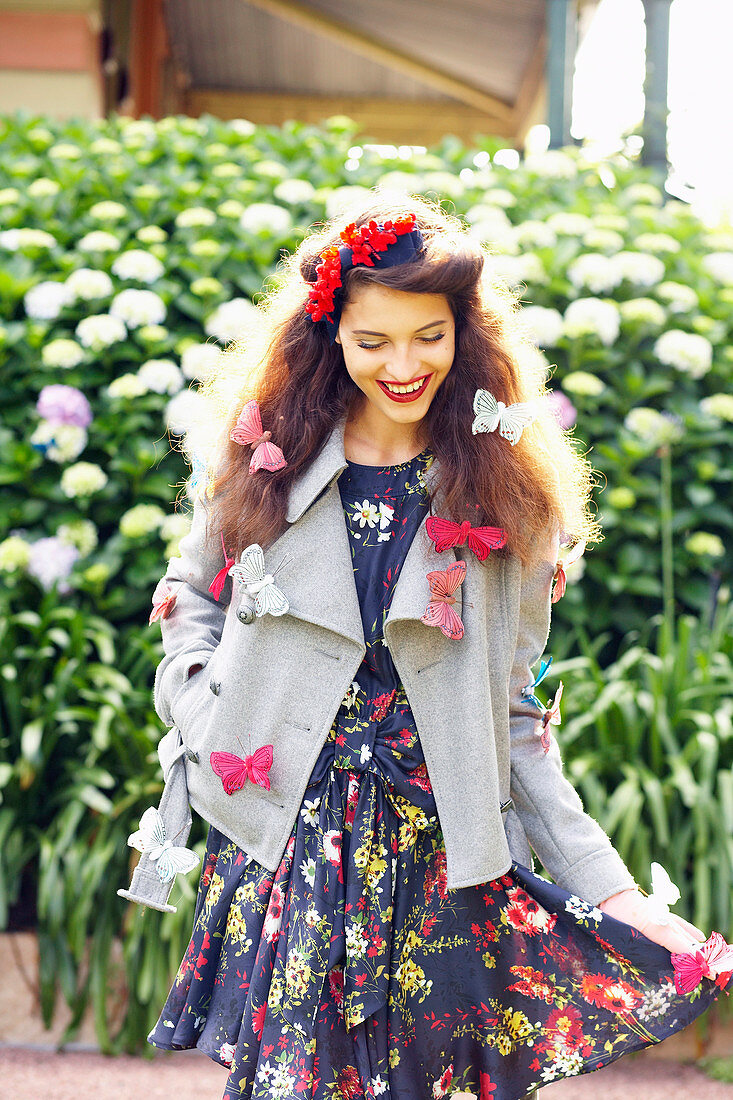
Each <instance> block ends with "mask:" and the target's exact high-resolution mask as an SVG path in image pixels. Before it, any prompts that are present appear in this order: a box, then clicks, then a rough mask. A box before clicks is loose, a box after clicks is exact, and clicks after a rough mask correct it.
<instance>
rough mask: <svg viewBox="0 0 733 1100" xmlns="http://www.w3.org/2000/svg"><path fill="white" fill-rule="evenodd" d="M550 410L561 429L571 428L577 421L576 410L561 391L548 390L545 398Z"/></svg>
mask: <svg viewBox="0 0 733 1100" xmlns="http://www.w3.org/2000/svg"><path fill="white" fill-rule="evenodd" d="M547 400H548V402H549V404H550V408H551V409H552V411H553V413H554V414H555V416H556V418H557V420H558V423H559V424H560V427H561V428H572V426H573V424H574V423H575V421H576V420H577V419H578V410H577V409H576V408H575V405H574V404H573V403H572V401H571V400H570V398H569V397H568V395H567V394H566V393H563V392H562V390H550V393H549V394H548V396H547Z"/></svg>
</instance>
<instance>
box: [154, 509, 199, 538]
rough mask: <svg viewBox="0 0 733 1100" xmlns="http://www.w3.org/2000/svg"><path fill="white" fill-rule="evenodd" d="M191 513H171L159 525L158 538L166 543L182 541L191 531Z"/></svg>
mask: <svg viewBox="0 0 733 1100" xmlns="http://www.w3.org/2000/svg"><path fill="white" fill-rule="evenodd" d="M192 521H193V513H192V512H171V513H170V515H167V516H166V517H165V519H164V520H163V521H162V522H161V524H160V536H161V538H163V539H165V540H166V542H168V541H169V540H171V539H178V540H180V539H182V538H183V537H184V535H187V534H188V532H189V531H190V530H191V524H192Z"/></svg>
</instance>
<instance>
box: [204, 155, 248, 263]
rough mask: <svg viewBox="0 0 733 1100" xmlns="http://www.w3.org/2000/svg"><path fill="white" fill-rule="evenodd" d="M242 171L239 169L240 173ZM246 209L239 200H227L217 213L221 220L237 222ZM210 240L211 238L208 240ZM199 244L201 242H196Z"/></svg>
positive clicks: (217, 209) (221, 204) (222, 203)
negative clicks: (228, 219)
mask: <svg viewBox="0 0 733 1100" xmlns="http://www.w3.org/2000/svg"><path fill="white" fill-rule="evenodd" d="M239 170H240V169H238V171H239ZM245 209H246V207H245V205H244V203H243V202H240V201H239V199H225V200H224V202H220V203H219V205H218V206H217V208H216V212H217V214H218V215H219V217H220V218H231V219H232V221H236V220H237V218H241V216H242V214H243V213H244V211H245ZM206 239H210V238H206ZM195 243H196V244H198V243H199V242H198V241H197V242H195ZM217 243H218V242H217Z"/></svg>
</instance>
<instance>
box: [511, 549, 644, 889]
mask: <svg viewBox="0 0 733 1100" xmlns="http://www.w3.org/2000/svg"><path fill="white" fill-rule="evenodd" d="M558 554H559V536H558V532H557V529H555V530H554V531H553V533H551V534H548V535H547V537H546V542H545V548H544V552H543V553H542V555H541V556H540V560H539V564H534V565H531V566H528V567H523V569H522V580H521V594H520V605H519V617H518V628H517V638H516V647H515V652H514V660H513V663H512V669H511V674H510V699H509V731H510V754H511V757H510V759H511V797H512V799H513V801H514V805H515V808H516V811H517V814H518V815H519V818H520V820H521V822H522V825H523V827H524V830H525V833H526V834H527V838H528V840H529V843H530V844H531V846H532V848H533V849H534V851H535V852H536V854H537V856H538V857H539V859H540V860H541V861H542V865H543V866H544V867H545V868H546V870H547V871H548V873H549V874H550V875H551V876H552V878H553V879H554V880H555V882H556V883H557V885H558V886H560V887H561V888H562V889H564V890H567V891H568V892H570V893H573V894H575V895H576V896H577V897H579V898H581V899H583V900H584V901H587V902H588V903H589V904H591V905H598V904H599V903H600V902H601V901H604V900H605V899H606V898H607V897H610V895H612V894H615V893H617V892H619V891H620V890H626V889H630V888H633V887H634V886H635V885H636V883H635V881H634V878H633V876H632V875H631V873H630V871H629V870H628V868H627V867H626V864H625V863H624V862H623V860H622V859H621V856H620V855H619V854H618V852H617V851H616V850H615V848H614V847H613V845H612V844H611V841H610V839H609V837H608V836H607V834H606V833H605V832H604V830H603V829H602V828H601V826H600V825H599V824H598V822H597V821H595V819H594V818H592V817H591V816H590V815H589V814H587V813H586V812H585V810H584V808H583V803H582V801H581V799H580V796H579V795H578V793H577V791H576V790H575V788H574V787H573V785H572V784H571V783H570V781H569V780H568V779H567V778H566V777H565V775H564V773H563V765H562V757H561V755H560V748H559V746H558V743H557V741H556V739H555V737H554V736H551V739H550V746H549V750H548V751H547V752H545V750H544V748H543V745H542V742H541V740H540V735H541V734H542V732H543V726H542V715H543V712H542V711H541V710H540V709H539V708H538V707H537V706H536V705H535V704H534V703H533V702H532V700H531V699H529V698H527V697H526V696H523V695H522V688H523V687H525V686H526V685H528V684H532V683H533V681H534V679H535V673H533V672H532V671H531V666H532V665H534V664H535V663H536V662H537V661H538V660H539V658H540V657H541V656H542V654H543V652H544V649H545V645H546V643H547V639H548V636H549V632H550V617H551V591H552V578H553V575H554V572H555V566H556V563H557V560H558ZM549 729H552V726H550V727H549Z"/></svg>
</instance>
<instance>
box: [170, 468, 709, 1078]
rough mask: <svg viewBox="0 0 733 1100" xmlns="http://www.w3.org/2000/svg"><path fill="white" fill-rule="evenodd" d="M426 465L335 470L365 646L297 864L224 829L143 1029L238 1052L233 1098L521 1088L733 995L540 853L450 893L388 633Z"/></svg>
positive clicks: (296, 848) (220, 1051) (624, 1047)
mask: <svg viewBox="0 0 733 1100" xmlns="http://www.w3.org/2000/svg"><path fill="white" fill-rule="evenodd" d="M431 461H432V455H431V454H430V452H429V451H425V452H423V453H422V454H421V455H418V457H417V458H414V459H412V460H411V461H410V462H406V463H402V464H400V465H395V466H386V467H383V468H378V467H371V466H362V465H358V464H356V463H353V462H350V463H349V465H348V468H347V469H346V470H345V471H344V472H343V474H342V475H341V478H340V479H339V489H340V493H341V499H342V502H343V509H344V517H345V521H346V525H347V528H348V532H349V540H350V544H351V550H352V555H353V563H354V577H355V581H356V587H357V591H358V594H359V601H360V605H361V612H362V620H363V627H364V637H365V641H366V647H367V648H366V654H365V657H364V661H363V663H362V665H361V667H360V669H359V672H358V674H357V679H356V680H355V681H354V682H353V683H352V685H351V688H350V690H349V691H348V693H347V695H346V697H345V699H344V700H343V703H342V705H341V708H340V709H339V712H338V714H337V715H336V718H335V720H334V723H333V727H332V729H331V731H330V733H329V736H328V739H327V740H326V742H325V744H324V746H323V750H322V752H321V754H320V757H319V759H318V761H317V763H316V765H315V768H314V770H313V773H312V775H311V778H310V783H309V785H308V787H307V789H306V791H305V796H304V799H303V804H302V807H301V810H300V814H299V816H298V818H297V820H296V823H295V825H294V827H293V831H292V835H291V836H290V839H289V841H288V843H287V846H286V849H285V852H284V854H283V857H282V861H281V863H280V866H279V867H278V869H277V870H276V871H275V872H272V871H268V870H267V869H266V868H264V867H262V866H261V865H260V864H258V863H257V862H256V861H255V860H253V859H252V857H251V856H248V855H247V854H246V853H245V852H243V851H242V850H241V849H240V848H238V847H237V846H236V845H235V844H234V843H233V842H231V841H230V840H228V838H227V837H225V836H223V835H222V834H221V833H220V832H218V831H217V830H216V829H215V828H213V826H212V827H210V828H209V833H208V839H207V846H206V854H205V857H204V864H203V868H202V871H201V878H200V883H199V891H198V897H197V901H196V910H195V917H194V927H193V933H192V936H191V941H190V944H189V947H188V950H187V952H186V954H185V956H184V958H183V960H182V962H181V965H180V967H179V970H178V973H177V975H176V978H175V982H174V984H173V987H172V989H171V991H170V994H169V996H168V999H167V1001H166V1003H165V1005H164V1007H163V1010H162V1012H161V1014H160V1018H159V1020H158V1022H157V1024H156V1026H155V1027H154V1028H153V1030H152V1031H151V1032H150V1035H149V1036H148V1042H150V1043H151V1044H152V1045H154V1046H156V1047H163V1048H167V1049H172V1050H179V1049H183V1048H188V1047H194V1046H197V1047H199V1049H200V1050H202V1051H204V1052H205V1053H206V1054H208V1055H209V1057H211V1058H213V1059H214V1060H215V1061H217V1062H219V1063H220V1064H221V1065H223V1066H226V1067H228V1068H229V1075H228V1079H227V1085H226V1089H225V1091H224V1100H264V1098H268V1100H269V1098H272V1100H275V1098H280V1097H283V1098H284V1097H308V1098H311V1097H312V1098H315V1100H327V1098H328V1100H358V1098H362V1097H366V1098H370V1100H371V1098H372V1097H383V1098H389V1097H392V1098H393V1100H426V1097H428V1098H429V1097H434V1098H437V1097H442V1096H448V1095H450V1094H451V1093H452V1092H455V1091H458V1090H466V1091H469V1092H472V1093H474V1094H475V1095H476V1096H477V1097H480V1100H514V1098H517V1097H521V1096H526V1095H528V1094H530V1093H531V1092H533V1090H534V1089H535V1088H536V1087H538V1086H541V1085H542V1084H544V1083H546V1082H549V1081H554V1080H557V1079H559V1078H562V1077H566V1076H569V1075H572V1074H578V1073H586V1072H589V1071H590V1070H594V1069H597V1068H599V1067H601V1066H605V1065H608V1063H609V1062H612V1061H614V1060H615V1059H616V1058H619V1057H620V1056H622V1055H624V1054H628V1053H629V1052H631V1051H634V1050H638V1049H639V1048H641V1047H645V1046H648V1045H650V1044H651V1043H656V1042H659V1041H660V1040H662V1039H664V1038H666V1037H667V1036H669V1035H671V1034H673V1033H674V1032H676V1031H679V1030H680V1029H681V1028H684V1027H685V1026H686V1025H687V1024H689V1023H690V1022H691V1021H692V1020H694V1019H695V1017H697V1016H698V1015H700V1013H702V1012H703V1011H704V1010H705V1009H706V1008H707V1007H708V1006H709V1005H710V1004H711V1003H712V1001H713V1000H714V999H715V997H716V996H717V995H718V994H719V992H720V989H719V988H718V987H717V986H716V985H715V983H714V982H713V981H712V980H711V979H709V978H704V979H703V981H702V983H701V985H700V986H698V987H697V988H696V989H695V990H694V991H693V992H692V993H689V994H686V995H678V994H677V993H676V992H675V987H674V980H673V970H672V966H671V962H670V954H669V952H668V951H667V950H666V949H665V948H663V947H661V946H659V945H657V944H654V943H652V942H651V941H650V940H648V939H647V938H646V937H645V936H643V935H641V934H640V933H639V932H637V931H636V930H635V929H633V928H632V927H631V926H630V925H627V924H624V923H621V922H620V921H617V920H615V919H614V918H613V917H611V916H610V915H605V914H603V913H602V912H601V911H600V910H599V909H597V908H595V907H594V906H592V905H589V904H587V903H586V902H584V901H582V900H581V899H580V898H578V897H576V896H574V895H572V894H569V893H567V892H566V891H565V890H562V889H560V888H559V887H558V886H556V885H555V884H554V883H550V882H548V881H547V880H546V879H544V878H541V877H540V876H539V875H537V874H535V873H534V872H533V871H531V870H530V869H529V868H527V867H523V866H521V865H519V864H516V863H513V864H512V865H511V867H510V869H509V870H508V871H507V872H506V874H504V875H502V876H501V878H499V879H496V880H494V881H491V882H486V883H483V884H481V885H479V886H470V887H466V888H463V889H458V890H454V891H451V892H450V893H449V892H448V890H447V889H446V856H445V847H444V844H443V837H442V833H441V829H440V824H439V821H438V817H437V812H436V807H435V802H434V800H433V794H432V789H431V786H430V779H429V776H428V773H427V769H426V765H425V760H424V758H423V754H422V750H421V746H420V739H419V737H418V733H417V730H416V727H415V722H414V720H413V717H412V714H411V712H410V707H409V705H408V702H407V698H406V696H405V692H404V689H403V687H402V685H401V684H400V682H399V679H398V677H397V673H396V670H395V667H394V664H393V663H392V660H391V658H390V655H389V651H388V650H387V648H386V646H385V644H384V640H383V633H382V632H383V624H384V620H385V618H386V616H387V613H388V610H389V606H390V601H391V598H392V593H393V591H394V588H395V585H396V583H397V578H398V576H399V571H400V568H401V565H402V563H403V561H404V559H405V556H406V554H407V550H408V548H409V546H410V543H411V541H412V538H413V537H414V535H415V532H416V531H417V529H418V527H419V525H420V523H421V521H422V519H423V517H424V515H425V511H426V509H427V496H426V492H425V482H424V473H425V471H426V470H427V468H428V467H429V465H430V463H431ZM427 594H428V587H427V584H426V603H427ZM426 629H427V628H426ZM431 629H433V628H431Z"/></svg>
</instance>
